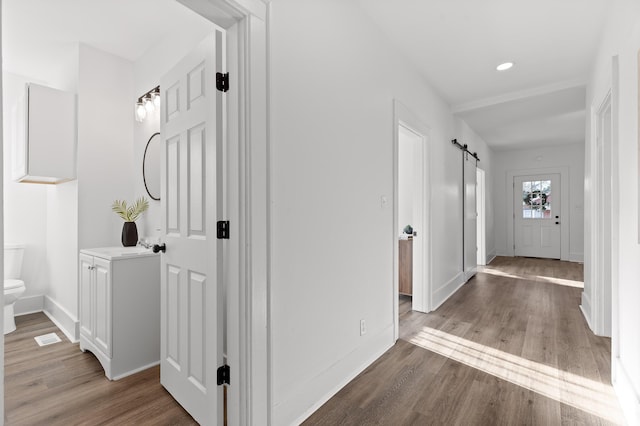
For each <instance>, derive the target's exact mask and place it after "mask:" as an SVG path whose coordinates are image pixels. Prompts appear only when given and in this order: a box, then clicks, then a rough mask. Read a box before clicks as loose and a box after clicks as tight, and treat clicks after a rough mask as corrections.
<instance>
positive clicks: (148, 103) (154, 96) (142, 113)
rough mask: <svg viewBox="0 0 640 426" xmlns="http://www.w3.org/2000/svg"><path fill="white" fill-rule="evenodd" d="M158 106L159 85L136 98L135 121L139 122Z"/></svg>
mask: <svg viewBox="0 0 640 426" xmlns="http://www.w3.org/2000/svg"><path fill="white" fill-rule="evenodd" d="M156 108H160V86H156V87H154V88H153V89H151V90H149V91H148V92H147V93H145V94H144V95H142V96H140V97H139V98H138V102H136V121H139V122H141V121H142V120H144V119H145V118H146V116H147V114H151V113H152V112H153V111H155V109H156Z"/></svg>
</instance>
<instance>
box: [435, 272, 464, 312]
mask: <svg viewBox="0 0 640 426" xmlns="http://www.w3.org/2000/svg"><path fill="white" fill-rule="evenodd" d="M464 283H465V280H464V273H463V272H459V273H458V274H457V275H456V276H455V277H453V278H451V279H450V280H449V281H448V282H447V283H446V284H445V285H443V286H442V287H440V288H439V289H437V290H436V291H434V292H433V299H432V300H433V306H432V307H431V308H432V309H431V310H432V311H435V310H436V309H438V308H439V307H440V305H442V304H443V303H444V302H446V301H447V299H449V298H450V297H451V296H452V295H453V293H455V292H456V291H458V289H459V288H460V287H462V285H463V284H464Z"/></svg>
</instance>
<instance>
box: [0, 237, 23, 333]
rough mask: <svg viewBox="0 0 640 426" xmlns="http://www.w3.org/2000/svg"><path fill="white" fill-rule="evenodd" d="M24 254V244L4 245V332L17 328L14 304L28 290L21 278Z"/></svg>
mask: <svg viewBox="0 0 640 426" xmlns="http://www.w3.org/2000/svg"><path fill="white" fill-rule="evenodd" d="M23 254H24V246H23V245H22V244H5V246H4V334H7V333H11V332H12V331H14V330H15V329H16V321H15V319H14V313H13V306H14V304H15V303H16V300H18V299H19V298H20V296H22V294H23V293H24V291H25V290H26V287H25V286H24V281H22V280H21V279H20V275H21V274H22V256H23Z"/></svg>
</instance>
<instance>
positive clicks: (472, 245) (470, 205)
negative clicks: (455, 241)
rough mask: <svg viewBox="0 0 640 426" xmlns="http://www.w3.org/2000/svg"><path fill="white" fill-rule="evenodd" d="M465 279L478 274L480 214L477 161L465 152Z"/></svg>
mask: <svg viewBox="0 0 640 426" xmlns="http://www.w3.org/2000/svg"><path fill="white" fill-rule="evenodd" d="M463 157H464V178H463V190H464V194H463V195H464V213H463V216H464V228H463V229H464V232H463V233H464V244H463V249H464V253H463V259H464V279H465V281H467V280H469V279H470V278H471V277H473V276H474V275H475V274H476V269H477V267H478V247H477V243H476V233H477V230H476V227H477V223H478V212H477V211H476V175H477V170H476V159H475V158H474V157H473V156H471V155H469V153H467V152H464V153H463Z"/></svg>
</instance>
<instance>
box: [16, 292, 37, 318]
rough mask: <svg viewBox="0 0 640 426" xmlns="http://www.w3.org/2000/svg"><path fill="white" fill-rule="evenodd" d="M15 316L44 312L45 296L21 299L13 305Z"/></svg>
mask: <svg viewBox="0 0 640 426" xmlns="http://www.w3.org/2000/svg"><path fill="white" fill-rule="evenodd" d="M13 310H14V313H15V316H19V315H27V314H33V313H34V312H42V311H43V310H44V295H43V294H39V295H36V296H26V297H21V298H20V299H18V300H17V301H16V304H15V305H13Z"/></svg>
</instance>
